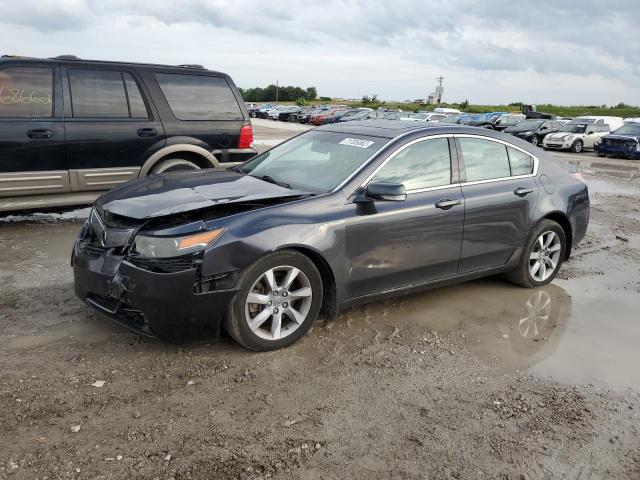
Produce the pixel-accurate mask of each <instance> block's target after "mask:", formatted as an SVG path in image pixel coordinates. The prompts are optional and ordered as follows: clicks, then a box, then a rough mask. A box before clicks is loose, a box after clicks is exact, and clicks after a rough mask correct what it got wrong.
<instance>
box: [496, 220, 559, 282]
mask: <svg viewBox="0 0 640 480" xmlns="http://www.w3.org/2000/svg"><path fill="white" fill-rule="evenodd" d="M566 245H567V239H566V236H565V233H564V230H563V229H562V227H561V226H560V225H559V224H558V223H556V222H554V221H552V220H543V221H542V222H540V223H539V224H538V225H537V226H536V228H535V229H534V230H533V232H532V233H531V236H530V237H529V241H528V242H527V245H526V247H525V248H524V250H523V252H522V257H521V258H520V263H519V264H518V267H517V268H516V269H515V270H513V271H511V272H509V273H508V274H507V275H506V276H507V279H508V280H509V281H511V282H513V283H515V284H516V285H520V286H522V287H526V288H533V287H540V286H542V285H546V284H547V283H550V282H551V281H552V280H553V279H554V278H555V276H556V275H557V273H558V270H559V269H560V265H562V261H563V260H564V257H565V252H566V248H567V247H566Z"/></svg>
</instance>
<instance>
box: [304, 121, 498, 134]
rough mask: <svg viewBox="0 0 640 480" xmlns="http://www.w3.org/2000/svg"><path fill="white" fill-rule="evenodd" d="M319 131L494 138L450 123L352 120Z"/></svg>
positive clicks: (470, 128)
mask: <svg viewBox="0 0 640 480" xmlns="http://www.w3.org/2000/svg"><path fill="white" fill-rule="evenodd" d="M316 130H320V131H329V132H337V133H347V134H352V135H365V136H370V137H383V138H396V137H400V136H402V135H404V134H406V133H410V132H414V131H415V132H417V131H420V130H424V131H428V132H429V134H434V135H436V134H439V133H475V134H482V135H486V136H492V137H495V136H496V135H495V134H494V133H493V132H492V131H490V130H487V129H486V128H475V127H466V126H463V125H455V124H451V123H447V124H441V123H433V124H429V123H425V122H406V121H402V120H354V121H352V122H345V123H332V124H329V125H323V126H321V127H318V128H316Z"/></svg>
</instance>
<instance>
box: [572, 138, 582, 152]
mask: <svg viewBox="0 0 640 480" xmlns="http://www.w3.org/2000/svg"><path fill="white" fill-rule="evenodd" d="M582 150H584V143H582V140H576V141H575V142H573V144H571V151H572V152H573V153H580V152H582Z"/></svg>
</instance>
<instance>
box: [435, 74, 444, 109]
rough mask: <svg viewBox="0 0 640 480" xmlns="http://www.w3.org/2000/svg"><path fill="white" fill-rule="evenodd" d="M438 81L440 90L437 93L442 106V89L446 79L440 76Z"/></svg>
mask: <svg viewBox="0 0 640 480" xmlns="http://www.w3.org/2000/svg"><path fill="white" fill-rule="evenodd" d="M436 80H438V89H437V91H436V97H437V99H438V104H440V103H442V93H443V92H444V90H443V88H442V81H443V80H444V77H443V76H442V75H440V76H439V77H438V78H437V79H436Z"/></svg>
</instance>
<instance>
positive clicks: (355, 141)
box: [340, 138, 374, 148]
mask: <svg viewBox="0 0 640 480" xmlns="http://www.w3.org/2000/svg"><path fill="white" fill-rule="evenodd" d="M373 144H374V142H372V141H371V140H362V139H361V138H345V139H344V140H342V141H341V142H340V145H350V146H352V147H358V148H368V147H370V146H371V145H373Z"/></svg>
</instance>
